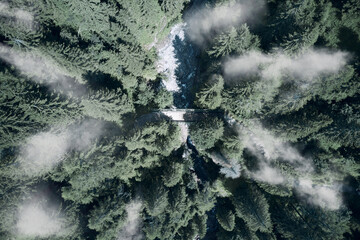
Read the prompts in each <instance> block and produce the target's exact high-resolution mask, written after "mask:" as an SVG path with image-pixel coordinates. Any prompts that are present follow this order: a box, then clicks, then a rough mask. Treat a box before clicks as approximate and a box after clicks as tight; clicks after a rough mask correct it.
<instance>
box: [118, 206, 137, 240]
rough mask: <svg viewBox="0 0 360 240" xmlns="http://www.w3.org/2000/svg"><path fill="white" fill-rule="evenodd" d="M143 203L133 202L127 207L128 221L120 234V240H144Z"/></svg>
mask: <svg viewBox="0 0 360 240" xmlns="http://www.w3.org/2000/svg"><path fill="white" fill-rule="evenodd" d="M141 207H142V204H141V202H137V201H135V202H132V203H130V204H129V205H128V206H127V207H126V212H127V220H126V223H125V226H124V227H123V228H122V230H121V231H120V233H119V234H118V238H117V239H118V240H140V239H143V236H142V233H141V230H140V227H141V218H140V210H141Z"/></svg>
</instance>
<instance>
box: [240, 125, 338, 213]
mask: <svg viewBox="0 0 360 240" xmlns="http://www.w3.org/2000/svg"><path fill="white" fill-rule="evenodd" d="M238 129H239V134H240V135H239V136H240V139H241V140H242V141H243V144H244V146H245V147H246V149H247V150H249V151H250V152H251V153H252V154H253V155H254V156H256V158H257V159H258V161H259V164H258V166H257V169H256V170H247V173H248V175H249V177H251V178H253V179H256V180H258V181H261V182H264V183H269V184H274V185H285V184H286V185H287V184H288V183H292V185H293V189H294V191H295V192H296V193H297V194H298V196H299V197H301V198H302V199H303V200H304V201H306V202H308V203H311V204H314V205H317V206H321V207H325V208H328V209H331V210H336V209H338V208H339V207H340V206H341V203H342V199H341V194H340V189H339V187H335V186H339V185H338V184H335V183H333V181H332V180H331V179H330V180H329V181H328V182H329V183H328V184H326V185H324V184H320V183H317V182H314V181H313V180H312V179H313V178H315V174H316V173H315V170H314V166H313V160H312V159H310V158H305V157H303V156H302V155H301V154H300V153H299V151H298V150H297V149H296V148H294V147H292V146H291V145H290V144H289V143H287V142H286V141H283V140H282V139H280V138H278V137H276V136H274V135H272V134H271V133H270V131H268V130H267V129H265V128H263V127H262V126H261V124H260V123H258V122H256V121H253V122H252V123H251V124H250V126H248V127H239V128H238ZM279 160H280V161H285V162H287V163H289V164H290V165H291V166H292V167H293V169H294V171H295V172H296V173H297V175H296V176H295V175H290V173H286V172H282V171H283V170H281V169H280V168H278V167H277V166H276V165H274V163H275V161H279Z"/></svg>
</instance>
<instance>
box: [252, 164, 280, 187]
mask: <svg viewBox="0 0 360 240" xmlns="http://www.w3.org/2000/svg"><path fill="white" fill-rule="evenodd" d="M250 174H251V176H252V178H254V179H256V180H258V181H261V182H266V183H270V184H276V185H277V184H284V183H285V182H286V178H285V177H284V176H283V175H282V173H281V172H280V171H279V170H278V169H277V168H274V167H271V166H270V165H268V164H267V163H264V162H263V163H261V164H260V169H259V170H258V171H255V172H251V173H250Z"/></svg>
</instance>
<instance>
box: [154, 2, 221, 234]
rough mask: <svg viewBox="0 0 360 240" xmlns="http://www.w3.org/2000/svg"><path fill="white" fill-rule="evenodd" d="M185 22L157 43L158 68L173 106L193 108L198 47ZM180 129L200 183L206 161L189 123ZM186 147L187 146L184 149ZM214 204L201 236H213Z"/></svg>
mask: <svg viewBox="0 0 360 240" xmlns="http://www.w3.org/2000/svg"><path fill="white" fill-rule="evenodd" d="M204 3H205V1H204V0H194V1H193V2H192V3H191V6H190V7H189V8H188V9H187V10H186V11H185V13H184V15H183V16H186V15H187V14H191V12H192V11H195V9H196V8H198V7H200V6H202V5H203V4H204ZM186 29H187V23H186V21H185V22H183V23H178V24H176V25H175V26H173V27H172V29H171V32H170V34H169V36H168V37H167V39H166V40H164V41H163V42H162V43H160V44H159V46H157V52H158V56H159V61H158V66H157V69H158V72H160V73H162V74H164V75H165V79H163V80H162V84H163V85H164V87H165V88H166V89H167V90H168V91H170V92H172V93H173V97H174V102H173V106H172V107H171V108H172V109H187V108H194V107H195V106H194V100H195V96H194V92H193V86H194V82H195V80H196V78H197V76H198V75H199V55H200V52H201V51H200V48H199V47H198V46H196V44H193V43H192V42H191V41H190V40H189V37H188V36H187V33H186ZM179 126H180V129H181V139H182V141H183V142H184V143H186V148H187V149H188V150H189V151H190V152H191V157H192V159H194V170H195V173H196V175H197V177H198V178H199V179H200V180H201V182H202V183H205V182H207V181H209V180H210V175H209V172H208V171H207V168H206V164H205V161H204V159H203V157H202V156H201V155H200V154H199V152H198V151H197V149H196V147H195V146H194V145H193V144H192V141H191V137H190V136H189V132H188V123H183V122H181V123H179ZM185 151H186V150H185ZM217 227H218V226H217V221H216V217H215V208H213V209H212V210H211V211H209V213H208V221H207V229H208V230H207V234H206V236H205V238H203V239H204V240H211V239H216V237H215V231H216V229H217Z"/></svg>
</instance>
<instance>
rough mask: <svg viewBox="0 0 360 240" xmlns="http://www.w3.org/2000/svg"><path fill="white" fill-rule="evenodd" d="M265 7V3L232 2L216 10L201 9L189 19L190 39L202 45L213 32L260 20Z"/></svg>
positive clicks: (217, 7) (215, 8)
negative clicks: (252, 20)
mask: <svg viewBox="0 0 360 240" xmlns="http://www.w3.org/2000/svg"><path fill="white" fill-rule="evenodd" d="M263 7H264V2H263V1H230V2H228V3H225V4H221V5H217V6H215V7H214V8H210V7H205V8H203V9H200V10H198V11H196V12H195V13H193V14H191V16H190V17H189V18H188V19H187V23H188V26H189V29H188V34H189V37H190V39H191V40H192V41H194V42H196V43H198V44H201V43H203V42H204V41H206V40H207V39H208V38H209V37H210V35H211V34H212V33H213V32H218V31H222V30H226V29H227V28H229V27H231V26H236V25H238V24H240V23H243V22H245V21H249V20H250V19H255V18H256V17H257V18H259V13H260V12H261V11H263ZM255 16H256V17H255Z"/></svg>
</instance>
